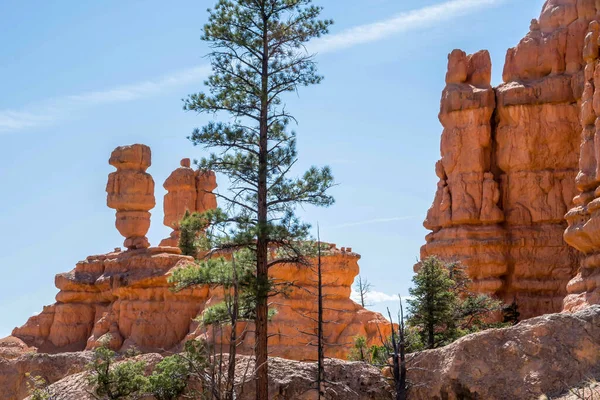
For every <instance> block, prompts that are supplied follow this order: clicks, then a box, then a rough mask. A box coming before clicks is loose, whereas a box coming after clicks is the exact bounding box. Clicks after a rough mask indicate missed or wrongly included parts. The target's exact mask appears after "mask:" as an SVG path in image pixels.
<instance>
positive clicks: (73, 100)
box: [0, 66, 210, 133]
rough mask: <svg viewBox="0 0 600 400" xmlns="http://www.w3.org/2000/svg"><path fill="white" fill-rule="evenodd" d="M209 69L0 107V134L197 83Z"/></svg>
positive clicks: (53, 121) (201, 67)
mask: <svg viewBox="0 0 600 400" xmlns="http://www.w3.org/2000/svg"><path fill="white" fill-rule="evenodd" d="M209 72H210V68H209V67H208V66H200V67H194V68H188V69H185V70H181V71H177V72H174V73H172V74H169V75H167V76H164V77H161V78H158V79H156V80H150V81H145V82H138V83H135V84H130V85H123V86H118V87H115V88H112V89H107V90H100V91H95V92H88V93H83V94H80V95H72V96H64V97H60V98H55V99H49V100H46V101H43V102H41V103H39V104H32V105H30V106H28V107H25V108H24V109H21V110H10V109H7V110H0V133H1V132H14V131H18V130H23V129H27V128H33V127H37V126H42V125H49V124H52V123H56V122H57V121H60V120H62V119H65V118H69V117H70V116H71V115H72V114H73V113H75V112H77V111H82V110H85V109H87V108H90V107H92V106H96V105H102V104H112V103H121V102H128V101H134V100H138V99H141V98H144V97H150V96H155V95H158V94H160V93H162V92H164V91H166V90H169V89H172V88H175V87H178V86H184V85H189V84H192V83H200V82H202V81H203V80H204V79H205V78H206V77H207V76H208V74H209Z"/></svg>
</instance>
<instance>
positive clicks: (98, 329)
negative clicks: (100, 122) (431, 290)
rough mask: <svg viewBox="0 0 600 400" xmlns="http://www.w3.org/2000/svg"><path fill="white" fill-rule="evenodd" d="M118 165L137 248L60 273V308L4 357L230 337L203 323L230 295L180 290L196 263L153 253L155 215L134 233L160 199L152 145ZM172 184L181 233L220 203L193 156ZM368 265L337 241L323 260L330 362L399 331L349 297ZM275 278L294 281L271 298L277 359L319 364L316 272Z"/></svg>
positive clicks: (167, 251) (120, 198) (249, 339)
mask: <svg viewBox="0 0 600 400" xmlns="http://www.w3.org/2000/svg"><path fill="white" fill-rule="evenodd" d="M111 164H112V165H115V166H117V168H118V170H117V172H114V173H112V174H111V175H110V177H109V185H108V188H107V191H108V193H109V197H108V198H109V201H108V202H109V205H111V206H113V207H115V208H117V226H118V227H121V229H120V231H121V233H122V234H123V235H124V236H126V238H127V239H126V246H127V245H130V246H129V247H130V248H129V249H128V250H126V251H121V250H120V249H115V251H114V252H110V253H108V254H102V255H96V256H89V257H87V259H86V260H84V261H81V262H79V263H77V265H76V266H75V269H73V270H72V271H70V272H67V273H61V274H58V275H56V279H55V284H56V287H57V288H58V289H59V290H60V291H59V293H58V294H57V295H56V303H55V304H53V305H50V306H47V307H44V309H43V311H42V313H41V314H39V315H36V316H33V317H31V318H30V319H29V321H27V323H26V324H25V325H24V326H22V327H20V328H15V329H14V331H13V333H12V335H13V338H12V339H11V338H9V339H7V340H5V343H6V346H3V347H2V348H0V354H4V353H6V354H9V355H10V354H19V352H20V351H22V350H21V347H20V346H21V344H22V345H23V346H25V348H28V350H30V351H34V352H39V353H62V352H69V351H83V350H91V349H94V348H95V347H97V346H99V344H100V342H101V341H102V342H104V341H106V340H109V346H110V347H111V348H112V349H114V350H125V349H128V348H130V347H132V346H135V347H136V348H138V349H140V350H142V351H144V352H163V351H177V350H178V349H180V348H181V346H182V344H183V343H184V342H185V341H187V340H189V339H193V338H196V337H198V336H205V337H206V338H207V339H208V340H209V341H210V342H214V343H216V344H217V345H218V344H220V343H221V342H220V340H221V338H222V337H228V336H227V335H223V336H222V335H220V334H219V333H218V332H216V333H215V332H213V330H212V329H209V330H206V329H205V328H203V327H202V326H201V325H199V324H198V323H197V322H196V321H195V319H196V318H197V317H201V316H202V313H203V312H204V311H205V309H206V307H207V306H209V305H213V304H215V303H217V302H219V301H220V299H222V297H223V296H222V289H221V288H212V287H209V286H208V285H207V286H200V287H194V288H190V289H186V290H182V291H180V292H173V291H172V290H171V288H172V286H171V285H170V284H169V282H168V277H169V276H170V274H171V273H172V272H173V271H174V270H175V269H176V268H181V267H185V266H188V265H190V264H193V263H194V259H193V258H192V257H188V256H183V255H181V251H180V250H179V248H177V247H172V246H164V247H147V244H148V242H147V240H146V239H145V236H144V235H145V233H146V231H147V229H148V226H149V222H150V221H149V219H148V220H147V221H146V220H145V219H144V222H143V223H141V224H139V225H143V227H144V229H141V228H135V229H133V228H131V229H130V227H131V226H136V227H137V226H139V225H136V224H137V223H138V222H139V221H140V219H141V218H140V219H133V220H131V219H128V217H129V216H130V215H131V213H137V214H135V215H138V214H139V213H145V214H144V218H145V215H146V214H148V215H147V216H148V218H149V213H147V211H141V210H143V209H145V208H148V207H149V206H150V205H151V204H153V201H154V200H153V199H154V193H153V191H152V190H151V189H153V184H152V182H153V181H152V177H151V176H150V175H148V174H146V173H145V172H144V170H145V167H147V166H149V165H150V149H149V148H148V147H146V146H143V145H134V146H125V147H119V148H117V149H116V150H115V152H113V156H112V157H111ZM129 186H131V187H129ZM165 187H166V188H167V189H168V190H170V193H169V194H167V196H166V200H167V201H165V210H168V212H167V216H166V217H165V222H169V223H171V224H172V226H174V227H177V225H176V224H173V221H176V220H177V218H178V217H180V216H183V214H184V213H185V211H186V210H190V211H203V210H205V209H208V208H214V207H215V206H216V204H215V201H214V200H215V198H214V195H212V197H211V194H210V192H211V191H212V190H213V189H214V188H215V187H216V182H215V176H214V173H212V172H207V173H196V172H194V171H192V170H191V169H190V168H189V163H188V162H187V161H186V160H184V161H183V162H182V168H179V169H178V170H176V171H175V172H174V173H173V174H172V175H171V176H170V177H169V179H167V182H166V183H165ZM123 213H125V215H123ZM121 220H125V221H126V224H125V225H126V227H127V228H122V225H119V221H121ZM359 259H360V256H359V255H358V254H356V253H353V252H351V249H347V250H346V249H345V248H342V249H341V250H339V249H337V248H336V246H335V245H330V248H329V250H328V251H327V252H326V253H325V254H324V256H323V262H322V272H323V293H324V301H325V308H326V312H325V315H324V320H325V321H330V322H329V323H325V333H324V336H325V342H326V343H327V345H326V346H325V352H326V355H327V356H328V357H336V358H342V359H345V358H346V357H347V356H348V354H349V352H350V349H351V347H352V345H353V340H354V338H355V337H356V336H358V335H362V336H365V337H366V338H367V340H368V342H369V344H375V343H381V338H385V337H387V336H388V335H389V334H390V329H391V327H390V325H389V323H388V322H387V320H386V319H385V318H383V316H381V315H380V314H378V313H374V312H371V311H368V310H366V309H364V308H362V307H360V306H359V305H358V304H356V303H354V302H353V301H352V300H350V293H351V285H352V283H353V281H354V278H355V277H356V276H357V275H358V272H359V267H358V260H359ZM270 274H271V277H272V278H273V279H274V281H276V282H294V283H295V286H294V287H292V288H290V289H289V290H287V291H286V293H285V294H280V295H277V296H275V297H273V299H272V301H273V302H274V304H276V308H277V314H276V315H275V316H274V317H273V318H272V320H271V321H270V326H269V333H270V335H271V337H270V339H269V345H270V347H269V351H270V355H272V356H281V357H285V358H290V359H295V360H314V359H316V348H315V347H313V346H311V345H310V344H309V342H312V339H313V337H311V336H310V335H307V334H306V333H307V332H308V333H310V332H313V331H314V329H315V324H314V322H313V321H314V318H315V317H316V305H317V297H316V293H317V288H316V282H317V279H316V273H315V270H314V269H313V268H310V267H307V266H303V265H298V264H279V265H276V266H273V267H272V268H271V269H270ZM250 328H251V327H250ZM248 331H249V332H247V333H245V336H244V342H243V345H242V346H241V347H240V351H241V352H242V353H244V352H245V353H247V354H251V352H252V349H253V340H254V338H253V334H252V333H251V332H252V331H253V329H249V330H248ZM19 341H22V342H19ZM15 343H16V344H17V345H15ZM27 346H29V347H27ZM15 349H17V350H15ZM15 351H16V353H15Z"/></svg>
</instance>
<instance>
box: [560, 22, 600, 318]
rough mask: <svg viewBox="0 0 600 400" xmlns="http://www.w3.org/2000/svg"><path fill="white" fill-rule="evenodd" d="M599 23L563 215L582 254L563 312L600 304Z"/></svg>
mask: <svg viewBox="0 0 600 400" xmlns="http://www.w3.org/2000/svg"><path fill="white" fill-rule="evenodd" d="M599 36H600V24H599V23H598V21H592V22H591V23H590V24H589V30H588V33H587V35H586V37H585V43H584V48H583V58H584V60H585V62H586V66H585V75H584V79H585V83H584V90H583V96H582V99H581V115H580V118H581V125H582V127H583V129H582V133H581V148H580V149H581V151H580V156H579V168H580V171H579V174H578V175H577V180H576V182H577V189H578V190H579V191H580V192H581V193H580V194H579V195H578V196H576V197H575V199H574V200H573V203H574V205H575V207H574V208H572V209H571V210H570V211H569V212H568V213H567V215H566V216H565V218H566V220H567V222H568V224H569V226H568V228H567V229H566V231H565V235H564V237H565V240H566V241H567V243H569V244H570V245H571V246H573V247H575V248H576V249H577V250H579V251H581V252H582V253H583V254H584V258H583V260H582V262H581V266H580V269H579V272H578V273H577V275H576V276H575V277H574V278H573V279H572V280H571V281H570V282H569V284H568V285H567V291H568V293H569V294H568V295H567V297H566V298H565V301H564V309H565V310H567V311H575V310H578V309H580V308H583V307H585V306H587V305H589V304H598V303H600V163H599V162H598V161H600V118H599V117H600V65H599V62H598V56H599V48H598V45H599V42H598V39H599Z"/></svg>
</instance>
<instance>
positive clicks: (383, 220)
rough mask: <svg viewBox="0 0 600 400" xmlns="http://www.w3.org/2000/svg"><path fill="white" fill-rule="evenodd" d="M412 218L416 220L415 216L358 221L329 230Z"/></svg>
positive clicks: (335, 226)
mask: <svg viewBox="0 0 600 400" xmlns="http://www.w3.org/2000/svg"><path fill="white" fill-rule="evenodd" d="M414 218H418V217H417V216H415V215H412V216H408V217H393V218H375V219H369V220H366V221H358V222H348V223H345V224H340V225H334V226H332V227H331V228H335V229H337V228H348V227H351V226H362V225H371V224H383V223H386V222H395V221H406V220H409V219H414Z"/></svg>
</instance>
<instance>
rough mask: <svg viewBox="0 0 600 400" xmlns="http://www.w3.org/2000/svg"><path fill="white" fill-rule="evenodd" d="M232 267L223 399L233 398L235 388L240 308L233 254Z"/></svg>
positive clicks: (229, 399)
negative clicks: (228, 335) (225, 380)
mask: <svg viewBox="0 0 600 400" xmlns="http://www.w3.org/2000/svg"><path fill="white" fill-rule="evenodd" d="M231 265H232V268H233V271H232V277H233V304H232V311H231V336H230V337H229V364H228V367H227V386H226V392H225V400H234V399H235V395H234V390H235V386H234V385H235V363H236V359H235V357H236V354H237V319H238V314H239V309H240V291H239V285H238V275H237V265H236V263H235V255H233V256H232V258H231Z"/></svg>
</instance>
